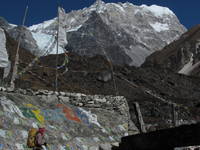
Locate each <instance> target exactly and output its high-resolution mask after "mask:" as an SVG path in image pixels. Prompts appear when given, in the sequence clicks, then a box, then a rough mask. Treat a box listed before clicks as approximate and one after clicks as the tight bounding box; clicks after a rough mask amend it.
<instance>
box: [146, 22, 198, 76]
mask: <svg viewBox="0 0 200 150" xmlns="http://www.w3.org/2000/svg"><path fill="white" fill-rule="evenodd" d="M199 50H200V25H197V26H195V27H193V28H192V29H190V30H189V31H188V32H186V33H184V34H183V35H182V36H181V37H180V38H179V39H178V40H176V41H174V42H172V43H171V44H169V45H167V46H166V47H164V49H163V50H161V51H159V52H155V53H153V54H152V55H150V56H149V57H148V58H147V59H146V61H145V63H144V64H143V66H151V67H159V68H168V69H171V70H172V71H174V72H178V73H182V74H185V75H195V76H199V60H200V57H199V56H200V55H199Z"/></svg>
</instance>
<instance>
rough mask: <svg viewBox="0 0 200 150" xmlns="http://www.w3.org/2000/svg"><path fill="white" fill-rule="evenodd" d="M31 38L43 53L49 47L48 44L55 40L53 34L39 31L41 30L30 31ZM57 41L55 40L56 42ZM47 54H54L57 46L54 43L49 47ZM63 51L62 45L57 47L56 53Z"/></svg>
mask: <svg viewBox="0 0 200 150" xmlns="http://www.w3.org/2000/svg"><path fill="white" fill-rule="evenodd" d="M32 35H33V38H34V40H35V41H36V44H37V46H38V47H39V49H40V51H41V52H42V53H44V52H45V51H47V50H48V49H49V48H50V45H51V44H52V43H53V41H55V40H56V39H55V36H53V35H49V34H45V33H41V32H32ZM56 43H57V42H56ZM51 48H52V49H51V50H50V53H49V54H56V53H57V48H56V44H55V45H54V46H53V47H51ZM61 53H64V49H63V48H62V47H60V46H59V47H58V54H61Z"/></svg>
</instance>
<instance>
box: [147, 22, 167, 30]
mask: <svg viewBox="0 0 200 150" xmlns="http://www.w3.org/2000/svg"><path fill="white" fill-rule="evenodd" d="M150 25H151V27H152V28H153V29H154V30H155V31H157V32H161V31H167V30H169V25H168V24H163V23H159V22H156V23H154V24H152V23H150Z"/></svg>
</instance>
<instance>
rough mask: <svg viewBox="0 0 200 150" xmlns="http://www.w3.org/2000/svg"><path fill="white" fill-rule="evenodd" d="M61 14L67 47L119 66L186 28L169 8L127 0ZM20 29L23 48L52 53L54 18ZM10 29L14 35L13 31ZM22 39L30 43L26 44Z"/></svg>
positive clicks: (142, 56)
mask: <svg viewBox="0 0 200 150" xmlns="http://www.w3.org/2000/svg"><path fill="white" fill-rule="evenodd" d="M62 17H63V18H64V19H63V22H62V24H63V26H64V27H65V32H66V33H67V37H65V38H66V40H67V41H68V45H67V47H65V48H66V49H67V50H69V51H71V52H76V53H78V54H80V55H87V56H95V55H96V54H101V55H105V54H106V55H108V56H109V57H110V59H111V61H112V62H114V63H115V64H120V65H122V64H128V65H134V66H140V65H141V64H142V63H143V62H144V60H145V58H146V57H147V56H148V55H150V54H151V53H153V52H155V51H157V50H160V49H162V48H163V47H164V46H165V45H167V44H169V43H170V42H172V41H173V40H175V39H177V38H178V37H179V36H180V35H181V34H182V33H184V32H185V31H186V29H185V27H184V26H183V25H181V24H180V23H179V20H178V19H177V17H176V15H175V14H174V13H173V12H172V11H171V10H169V9H168V8H165V7H160V6H156V5H152V6H146V5H141V6H136V5H133V4H131V3H128V2H127V3H104V2H103V1H100V0H97V1H96V2H95V3H94V4H93V5H91V6H90V7H88V8H84V9H82V10H77V11H71V12H69V13H66V14H65V13H64V14H62ZM24 30H25V32H26V38H25V39H24V41H22V45H24V48H28V50H30V51H31V52H33V53H34V54H37V55H43V54H44V53H45V52H44V51H46V50H48V53H54V54H55V53H56V45H55V44H56V41H55V40H56V37H55V36H56V30H57V18H54V19H52V20H49V21H45V22H43V23H41V24H38V25H33V26H31V27H29V28H26V29H24ZM28 31H29V32H28ZM10 32H11V34H10V35H11V36H12V37H15V36H13V35H16V33H15V31H13V30H10ZM12 32H14V33H12ZM31 34H32V36H31ZM26 41H31V42H30V43H31V44H30V43H29V45H27V44H26ZM27 46H28V47H27ZM30 46H32V47H30ZM64 46H65V45H63V46H60V47H59V53H63V51H64V50H63V47H64ZM38 49H39V50H38Z"/></svg>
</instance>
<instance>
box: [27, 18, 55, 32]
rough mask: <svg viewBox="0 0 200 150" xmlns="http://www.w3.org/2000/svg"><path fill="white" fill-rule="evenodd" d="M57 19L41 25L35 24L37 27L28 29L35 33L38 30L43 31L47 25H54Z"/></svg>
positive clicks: (33, 26)
mask: <svg viewBox="0 0 200 150" xmlns="http://www.w3.org/2000/svg"><path fill="white" fill-rule="evenodd" d="M56 19H57V18H54V19H51V20H47V21H44V22H43V23H40V24H37V25H32V26H30V27H28V28H29V29H30V30H31V31H36V30H38V29H45V28H46V27H48V26H49V25H51V24H52V23H54V22H55V21H56Z"/></svg>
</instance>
